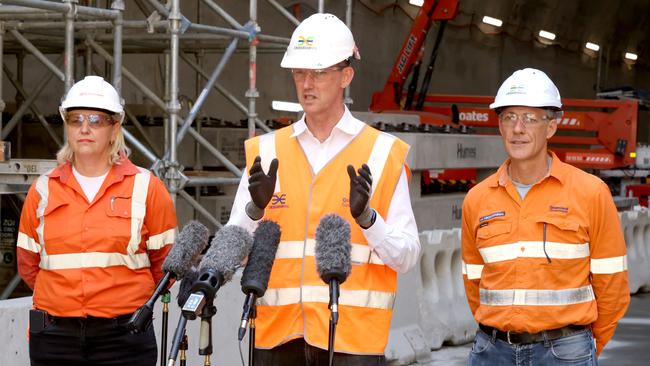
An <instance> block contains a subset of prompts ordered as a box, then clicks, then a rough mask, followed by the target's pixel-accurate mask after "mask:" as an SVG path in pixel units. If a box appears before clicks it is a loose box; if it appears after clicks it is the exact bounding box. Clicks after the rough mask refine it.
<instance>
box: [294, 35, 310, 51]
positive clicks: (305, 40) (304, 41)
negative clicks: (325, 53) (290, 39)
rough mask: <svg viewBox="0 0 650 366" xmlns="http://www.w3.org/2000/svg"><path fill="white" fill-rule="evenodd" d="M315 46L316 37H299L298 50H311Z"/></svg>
mask: <svg viewBox="0 0 650 366" xmlns="http://www.w3.org/2000/svg"><path fill="white" fill-rule="evenodd" d="M313 46H314V37H312V36H309V37H303V36H298V44H297V45H296V48H310V47H313Z"/></svg>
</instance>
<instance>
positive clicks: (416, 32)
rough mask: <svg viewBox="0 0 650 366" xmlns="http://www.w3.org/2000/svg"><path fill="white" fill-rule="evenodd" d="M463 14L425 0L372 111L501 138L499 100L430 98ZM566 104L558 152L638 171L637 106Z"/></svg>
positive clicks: (579, 161) (579, 162)
mask: <svg viewBox="0 0 650 366" xmlns="http://www.w3.org/2000/svg"><path fill="white" fill-rule="evenodd" d="M457 10H458V1H457V0H439V1H435V0H425V2H424V4H423V5H422V8H421V9H420V11H419V13H418V15H417V16H416V18H415V20H414V21H413V25H412V27H411V30H410V33H409V35H408V37H407V38H406V41H405V42H404V45H403V46H402V49H401V51H400V53H399V56H398V57H397V60H396V61H395V64H394V65H393V69H392V71H391V73H390V76H389V77H388V80H387V81H386V85H385V86H384V89H383V90H382V91H381V92H378V93H375V94H373V96H372V103H371V105H370V110H371V111H373V112H378V113H381V112H384V113H402V114H416V115H418V116H419V117H420V123H421V124H430V125H437V126H445V125H446V126H449V125H452V126H453V125H456V126H457V127H462V126H466V127H472V128H473V129H474V130H476V132H477V133H481V134H498V131H497V128H498V120H497V116H496V114H495V113H494V112H493V111H492V110H490V109H489V108H488V105H489V103H491V102H493V101H494V97H488V96H461V95H427V90H428V87H429V82H430V80H431V74H432V72H433V64H434V62H435V58H436V55H437V49H438V47H439V45H440V41H441V37H442V34H443V32H444V27H445V24H446V22H447V21H448V20H451V19H453V18H454V17H455V16H456V12H457ZM434 20H439V21H441V24H440V27H439V29H438V34H437V37H436V41H435V43H434V46H433V51H432V54H431V57H430V61H429V65H428V67H427V71H426V74H425V76H424V78H423V81H422V86H421V88H420V92H419V93H416V92H415V89H416V87H417V82H418V79H419V70H420V63H421V59H422V48H423V45H424V40H425V38H426V35H427V33H428V31H429V28H430V27H431V24H432V22H433V21H434ZM410 74H413V76H412V78H411V82H410V84H409V86H408V90H407V91H404V86H405V84H406V80H407V78H408V76H409V75H410ZM416 99H417V103H416V104H415V106H413V101H414V100H416ZM562 104H563V106H564V109H565V113H564V116H563V118H562V119H561V120H560V121H559V122H558V127H559V129H558V132H557V133H556V135H555V136H554V137H553V138H552V139H551V140H550V144H551V147H552V149H553V151H555V152H556V153H557V154H558V156H559V157H560V158H561V159H562V160H564V161H566V162H568V163H570V164H573V165H575V166H578V167H581V168H591V169H616V168H623V167H628V166H632V165H634V161H635V157H636V154H635V151H636V124H637V109H638V102H637V101H635V100H609V99H607V100H605V99H601V100H587V99H563V100H562ZM461 131H463V130H461Z"/></svg>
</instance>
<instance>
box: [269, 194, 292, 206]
mask: <svg viewBox="0 0 650 366" xmlns="http://www.w3.org/2000/svg"><path fill="white" fill-rule="evenodd" d="M287 207H289V206H288V205H287V194H286V193H282V194H279V193H276V194H274V195H273V198H271V204H270V205H269V208H287Z"/></svg>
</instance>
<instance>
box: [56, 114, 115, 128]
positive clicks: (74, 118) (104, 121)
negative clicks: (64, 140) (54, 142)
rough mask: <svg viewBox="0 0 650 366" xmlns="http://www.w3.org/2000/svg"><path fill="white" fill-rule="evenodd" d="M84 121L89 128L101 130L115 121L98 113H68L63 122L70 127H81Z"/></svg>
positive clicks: (111, 117)
mask: <svg viewBox="0 0 650 366" xmlns="http://www.w3.org/2000/svg"><path fill="white" fill-rule="evenodd" d="M84 121H88V126H90V128H101V127H106V126H110V125H112V124H114V123H115V122H116V121H115V119H113V116H109V115H107V114H98V113H89V114H86V113H75V112H70V113H68V114H67V115H66V119H65V122H66V123H67V124H68V125H69V126H71V127H81V126H82V125H83V124H84Z"/></svg>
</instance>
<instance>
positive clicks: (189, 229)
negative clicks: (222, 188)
mask: <svg viewBox="0 0 650 366" xmlns="http://www.w3.org/2000/svg"><path fill="white" fill-rule="evenodd" d="M209 235H210V232H209V231H208V228H206V227H205V225H203V224H201V223H200V222H198V221H194V220H192V221H190V222H188V223H187V225H185V227H184V228H183V230H181V232H180V233H179V234H178V236H177V237H176V240H174V245H173V246H172V249H171V250H170V251H169V254H167V258H165V261H164V262H163V265H162V269H163V272H171V273H173V274H174V277H175V278H182V277H183V276H184V275H185V272H187V271H188V270H189V269H190V268H191V267H192V265H194V264H195V263H196V262H197V261H198V258H199V256H200V255H201V252H202V251H203V249H205V247H206V246H207V245H208V237H209Z"/></svg>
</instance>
